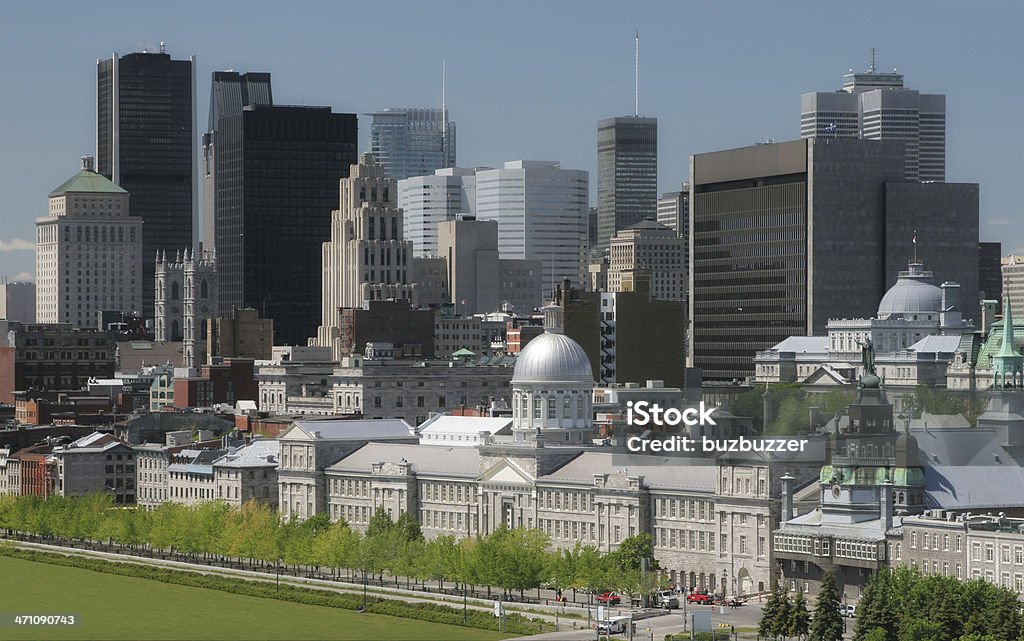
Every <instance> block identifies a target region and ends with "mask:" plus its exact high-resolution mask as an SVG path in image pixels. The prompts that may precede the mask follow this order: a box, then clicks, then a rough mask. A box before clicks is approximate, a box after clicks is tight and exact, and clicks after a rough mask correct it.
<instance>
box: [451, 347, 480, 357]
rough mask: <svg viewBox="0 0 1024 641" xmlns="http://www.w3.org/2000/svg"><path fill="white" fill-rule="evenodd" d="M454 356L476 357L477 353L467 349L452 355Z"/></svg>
mask: <svg viewBox="0 0 1024 641" xmlns="http://www.w3.org/2000/svg"><path fill="white" fill-rule="evenodd" d="M452 356H476V353H475V352H471V351H469V350H468V349H466V348H465V347H463V348H462V349H460V350H459V351H457V352H455V353H453V354H452Z"/></svg>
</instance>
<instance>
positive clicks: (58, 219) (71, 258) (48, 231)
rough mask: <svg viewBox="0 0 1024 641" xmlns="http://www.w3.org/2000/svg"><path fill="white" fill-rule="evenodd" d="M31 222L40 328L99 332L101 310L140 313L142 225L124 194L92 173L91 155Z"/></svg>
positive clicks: (83, 159)
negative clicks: (50, 325) (54, 326)
mask: <svg viewBox="0 0 1024 641" xmlns="http://www.w3.org/2000/svg"><path fill="white" fill-rule="evenodd" d="M49 201H50V202H49V211H48V212H47V215H46V216H44V217H42V218H37V219H36V310H35V314H34V316H35V317H36V318H37V319H39V322H42V323H70V324H72V325H73V326H75V327H89V328H97V329H105V328H103V327H98V326H97V315H98V314H99V313H100V312H104V311H116V312H126V313H139V312H141V311H142V305H143V282H142V278H143V276H142V263H143V260H142V258H143V253H142V252H143V231H142V227H143V220H142V219H141V218H139V217H138V216H131V215H130V212H129V209H128V192H126V191H125V190H124V189H121V188H120V187H118V186H117V185H115V184H114V183H112V182H111V181H110V180H108V179H106V178H104V177H103V176H102V175H100V174H98V173H96V172H95V171H94V168H93V159H92V156H83V157H82V167H81V170H80V171H79V172H78V173H77V174H75V175H74V176H72V177H71V178H69V179H68V180H67V181H65V182H64V183H63V184H61V185H60V186H59V187H57V188H56V189H54V190H53V191H52V192H50V199H49Z"/></svg>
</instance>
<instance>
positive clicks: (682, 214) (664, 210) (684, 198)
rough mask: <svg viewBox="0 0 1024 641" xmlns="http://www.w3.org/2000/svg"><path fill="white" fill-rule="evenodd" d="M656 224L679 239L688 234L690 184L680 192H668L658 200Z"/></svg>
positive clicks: (686, 184)
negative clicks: (667, 229) (659, 224)
mask: <svg viewBox="0 0 1024 641" xmlns="http://www.w3.org/2000/svg"><path fill="white" fill-rule="evenodd" d="M657 220H658V222H659V223H661V224H662V225H664V226H666V227H668V228H669V229H671V230H672V231H674V232H676V235H677V236H679V237H680V238H688V237H689V233H690V183H685V182H684V183H683V187H682V190H681V191H670V192H668V193H667V194H662V195H661V198H659V199H658V218H657Z"/></svg>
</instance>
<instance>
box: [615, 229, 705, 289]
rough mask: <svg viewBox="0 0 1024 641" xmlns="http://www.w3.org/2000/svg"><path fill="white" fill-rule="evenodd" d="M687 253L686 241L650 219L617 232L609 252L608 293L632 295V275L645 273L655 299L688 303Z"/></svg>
mask: <svg viewBox="0 0 1024 641" xmlns="http://www.w3.org/2000/svg"><path fill="white" fill-rule="evenodd" d="M688 249H689V241H688V240H687V239H686V238H683V237H680V236H677V235H676V233H675V230H673V229H670V228H669V227H666V226H665V225H662V224H661V223H658V222H655V221H654V220H652V219H650V218H645V219H644V220H641V221H640V222H638V223H636V224H635V225H632V226H631V227H627V228H626V229H623V230H621V231H618V232H616V233H615V235H614V236H613V237H612V240H611V244H610V247H609V250H608V260H609V262H608V291H609V292H622V291H630V290H629V288H628V283H629V280H630V274H632V273H633V272H635V271H636V270H646V271H647V272H649V273H650V276H651V296H652V297H653V298H656V299H658V300H680V301H681V300H686V289H687V287H688V286H689V278H688V277H687V275H686V269H687V265H688V262H689V251H688Z"/></svg>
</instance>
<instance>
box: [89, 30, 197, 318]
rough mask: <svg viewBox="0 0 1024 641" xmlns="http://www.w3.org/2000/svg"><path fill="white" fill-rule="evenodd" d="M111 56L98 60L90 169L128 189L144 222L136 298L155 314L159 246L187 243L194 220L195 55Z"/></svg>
mask: <svg viewBox="0 0 1024 641" xmlns="http://www.w3.org/2000/svg"><path fill="white" fill-rule="evenodd" d="M160 49H161V50H160V52H159V53H148V52H144V53H131V54H128V55H125V56H119V55H118V54H116V53H115V54H114V55H113V56H112V57H111V58H109V59H107V60H98V61H97V62H96V80H97V84H96V167H97V171H98V173H100V174H103V175H104V176H106V177H107V178H109V179H110V180H112V181H113V182H114V183H115V184H117V185H119V186H120V187H122V188H123V189H125V190H127V191H128V193H130V194H131V215H133V216H140V217H141V218H142V220H143V224H142V256H143V259H142V304H143V309H141V310H137V311H139V312H141V313H142V314H143V315H144V317H145V318H153V288H154V268H155V258H156V253H157V251H166V252H167V254H168V255H170V256H173V255H174V254H175V252H180V251H183V250H185V249H186V248H188V249H192V248H193V239H192V232H193V226H194V225H195V224H196V219H197V218H198V205H199V203H198V202H197V201H198V198H197V193H196V192H197V189H196V187H197V185H196V181H195V175H196V162H197V154H196V146H195V145H196V142H195V137H196V109H195V58H191V59H189V60H172V59H171V56H170V55H169V54H167V53H164V51H163V46H162V45H161V48H160Z"/></svg>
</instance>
